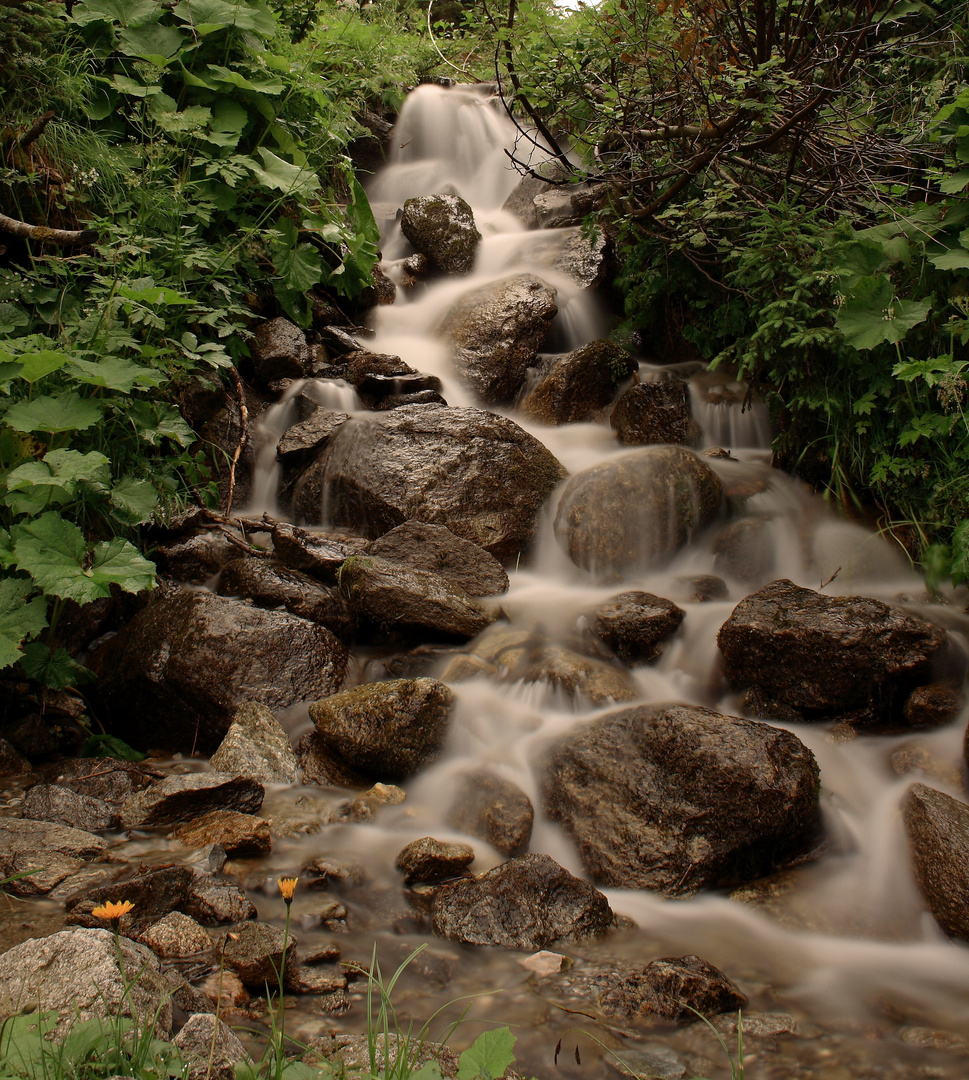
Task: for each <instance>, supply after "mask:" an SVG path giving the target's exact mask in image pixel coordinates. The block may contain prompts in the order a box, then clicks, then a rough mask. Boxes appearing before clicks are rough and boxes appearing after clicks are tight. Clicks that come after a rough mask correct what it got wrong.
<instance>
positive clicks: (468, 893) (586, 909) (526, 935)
mask: <svg viewBox="0 0 969 1080" xmlns="http://www.w3.org/2000/svg"><path fill="white" fill-rule="evenodd" d="M431 918H432V924H433V928H434V933H435V934H437V935H438V936H439V937H444V938H449V939H450V940H452V941H460V942H463V943H464V944H467V945H503V946H504V947H505V948H509V949H526V950H528V951H531V952H534V951H535V950H536V949H549V948H551V947H552V946H553V945H555V944H557V943H560V942H574V941H582V940H585V939H588V938H597V937H601V936H602V935H603V934H606V933H607V932H608V931H609V930H611V929H612V927H613V926H614V925H615V921H616V917H615V915H614V914H613V911H612V909H611V908H610V907H609V901H608V900H606V898H605V897H604V896H603V895H602V893H601V892H599V891H598V889H595V888H593V886H592V885H590V884H589V883H588V882H587V881H583V880H582V879H581V878H577V877H574V876H573V875H572V874H570V873H569V872H568V871H567V870H566V869H564V867H561V866H559V864H558V863H557V862H555V860H554V859H551V858H549V856H548V855H522V856H521V857H520V858H517V859H510V860H509V861H508V862H506V863H502V865H501V866H496V867H495V868H494V870H489V871H488V872H487V873H485V874H482V875H481V876H480V877H470V878H461V879H460V880H459V881H455V882H451V883H449V884H447V885H444V886H443V887H442V888H441V889H440V890H439V891H438V893H437V894H436V896H435V898H434V902H433V907H432V911H431Z"/></svg>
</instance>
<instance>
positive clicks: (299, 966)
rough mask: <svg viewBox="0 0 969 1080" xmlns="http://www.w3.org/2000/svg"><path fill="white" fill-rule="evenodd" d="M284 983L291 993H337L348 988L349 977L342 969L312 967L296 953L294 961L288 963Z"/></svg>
mask: <svg viewBox="0 0 969 1080" xmlns="http://www.w3.org/2000/svg"><path fill="white" fill-rule="evenodd" d="M283 985H284V987H285V989H286V990H287V992H289V993H291V994H336V993H342V992H343V991H345V990H346V988H347V977H346V975H344V974H343V973H342V972H341V971H326V970H324V969H322V968H318V967H311V966H310V965H308V964H305V963H303V961H302V958H301V957H300V955H299V954H298V953H295V954H294V955H293V962H292V963H289V962H288V961H287V963H286V975H285V978H284V979H283Z"/></svg>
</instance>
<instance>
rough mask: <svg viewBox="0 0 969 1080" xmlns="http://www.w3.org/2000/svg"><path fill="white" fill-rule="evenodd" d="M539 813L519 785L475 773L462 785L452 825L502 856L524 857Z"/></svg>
mask: <svg viewBox="0 0 969 1080" xmlns="http://www.w3.org/2000/svg"><path fill="white" fill-rule="evenodd" d="M534 819H535V811H534V808H533V807H532V803H531V800H530V799H529V798H528V796H527V795H526V794H525V792H524V791H522V790H521V788H519V787H518V786H517V785H515V784H513V783H511V781H509V780H504V779H502V778H501V777H499V776H495V774H494V773H490V772H483V771H481V772H474V773H471V774H469V775H468V776H467V777H465V778H464V779H463V780H462V781H461V782H460V788H459V792H458V797H457V798H456V799H455V801H454V804H453V805H452V806H451V809H450V811H449V813H448V818H447V820H448V824H449V825H450V826H451V827H452V828H454V829H457V830H459V831H460V832H465V833H469V834H470V835H471V836H477V837H479V838H480V839H481V840H484V841H485V842H486V843H488V844H490V845H491V846H492V847H493V848H495V849H496V850H498V851H500V852H501V854H502V855H509V856H511V855H520V854H521V853H522V852H523V851H524V850H525V849H526V848H527V847H528V842H529V840H530V839H531V837H532V823H533V822H534Z"/></svg>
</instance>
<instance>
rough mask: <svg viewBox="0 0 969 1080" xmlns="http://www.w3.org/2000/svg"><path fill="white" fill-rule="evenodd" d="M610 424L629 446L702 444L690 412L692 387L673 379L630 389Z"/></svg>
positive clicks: (660, 380)
mask: <svg viewBox="0 0 969 1080" xmlns="http://www.w3.org/2000/svg"><path fill="white" fill-rule="evenodd" d="M609 423H610V425H611V426H612V430H613V431H615V433H616V437H617V438H618V439H619V441H620V442H621V443H625V444H626V445H627V446H653V445H658V444H660V443H677V444H678V445H680V446H698V445H699V444H700V440H701V431H700V427H699V425H698V424H697V423H696V422H695V421H694V420H693V414H692V412H691V409H690V388H689V385H688V384H687V383H686V382H685V381H684V380H683V379H680V378H677V377H676V376H672V375H671V376H669V377H667V378H664V379H657V380H654V381H650V382H640V383H634V384H633V385H632V386H630V387H629V389H628V390H627V391H626V392H625V393H624V394H623V395H622V397H621V398H620V399H619V400H618V401H617V402H616V407H615V408H614V409H613V410H612V415H611V417H610V418H609Z"/></svg>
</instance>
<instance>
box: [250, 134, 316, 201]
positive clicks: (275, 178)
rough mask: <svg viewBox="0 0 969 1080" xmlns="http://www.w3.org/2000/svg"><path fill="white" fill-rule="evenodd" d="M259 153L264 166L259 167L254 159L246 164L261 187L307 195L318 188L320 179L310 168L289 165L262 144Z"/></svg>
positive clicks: (291, 193)
mask: <svg viewBox="0 0 969 1080" xmlns="http://www.w3.org/2000/svg"><path fill="white" fill-rule="evenodd" d="M259 155H260V157H262V160H263V164H264V165H265V168H260V167H259V166H258V165H257V164H256V163H255V162H254V161H250V162H248V164H249V168H250V169H251V170H252V172H253V173H254V174H255V176H256V178H257V179H258V180H259V181H260V183H261V184H262V185H263V187H267V188H269V189H270V190H272V191H281V192H282V193H283V194H284V195H297V194H298V195H306V196H309V195H312V194H313V192H315V191H318V190H319V187H320V180H319V177H318V176H317V175H316V173H315V172H313V170H312V169H310V168H307V167H306V166H305V165H291V164H290V163H289V162H288V161H283V159H282V158H281V157H277V156H276V155H275V154H274V153H273V152H272V151H271V150H267V149H266V148H265V147H264V146H260V147H259Z"/></svg>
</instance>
